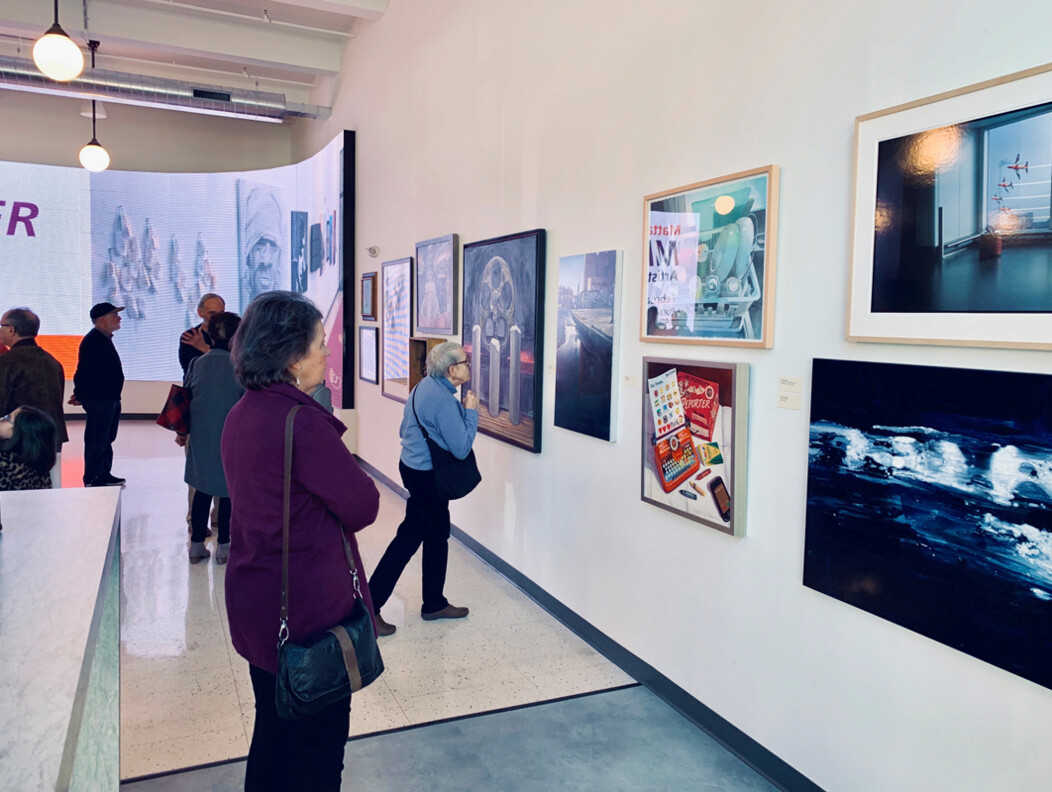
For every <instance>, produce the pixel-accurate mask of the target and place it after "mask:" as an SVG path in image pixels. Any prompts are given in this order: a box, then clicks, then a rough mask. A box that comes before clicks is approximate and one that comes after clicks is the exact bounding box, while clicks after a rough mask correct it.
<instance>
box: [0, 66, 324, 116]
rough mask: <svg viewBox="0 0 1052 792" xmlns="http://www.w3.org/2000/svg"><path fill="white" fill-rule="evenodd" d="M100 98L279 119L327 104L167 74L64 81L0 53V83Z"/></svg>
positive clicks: (316, 111)
mask: <svg viewBox="0 0 1052 792" xmlns="http://www.w3.org/2000/svg"><path fill="white" fill-rule="evenodd" d="M5 88H6V89H9V90H15V91H30V92H33V93H43V94H51V95H53V96H73V97H78V98H88V99H90V98H92V97H96V98H102V99H107V100H109V101H110V102H114V103H117V104H130V105H137V106H139V107H154V108H160V109H162V110H179V111H182V112H188V113H200V114H204V115H218V116H227V117H230V118H241V119H246V120H253V121H266V122H270V123H275V124H280V123H281V122H282V120H284V119H286V118H313V119H322V120H324V119H327V118H329V117H330V116H331V115H332V108H331V107H324V106H321V105H307V104H299V103H295V102H286V101H285V96H284V94H278V93H270V92H269V91H249V90H245V89H241V88H228V87H224V86H219V85H206V84H202V83H191V82H184V81H182V80H169V79H163V78H160V77H150V76H147V75H140V74H127V73H124V72H115V71H108V70H105V69H99V70H98V71H95V72H93V73H92V74H91V75H83V74H82V75H81V76H80V77H77V78H75V79H73V80H71V81H70V82H68V83H57V82H54V81H53V80H50V79H48V78H47V77H44V75H42V74H41V73H40V72H39V71H37V68H36V66H35V65H34V63H33V62H32V61H30V60H26V59H24V58H13V57H10V56H7V55H0V89H5Z"/></svg>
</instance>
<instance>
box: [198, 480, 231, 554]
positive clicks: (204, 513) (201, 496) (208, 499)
mask: <svg viewBox="0 0 1052 792" xmlns="http://www.w3.org/2000/svg"><path fill="white" fill-rule="evenodd" d="M212 498H213V496H212V495H209V494H208V493H207V492H201V490H195V491H194V502H193V505H192V506H191V508H190V541H191V542H203V541H204V540H205V539H206V538H207V536H208V513H209V512H210V511H211V510H212ZM229 541H230V498H220V499H219V544H227V543H228V542H229Z"/></svg>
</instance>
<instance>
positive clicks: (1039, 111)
mask: <svg viewBox="0 0 1052 792" xmlns="http://www.w3.org/2000/svg"><path fill="white" fill-rule="evenodd" d="M1050 96H1052V64H1050V65H1045V66H1041V67H1039V68H1036V69H1031V70H1029V71H1026V72H1019V73H1016V74H1011V75H1008V76H1006V77H1001V78H998V79H996V80H989V81H987V82H984V83H980V84H978V85H971V86H968V87H966V88H961V89H959V90H955V91H951V92H949V93H945V94H940V95H938V96H932V97H929V98H927V99H921V100H919V101H916V102H912V103H910V104H906V105H901V106H899V107H893V108H890V109H888V110H881V111H879V112H876V113H870V114H869V115H864V116H860V117H859V118H857V119H856V120H855V146H856V162H855V211H854V233H853V237H852V265H851V266H852V269H851V288H850V296H849V313H848V333H847V336H848V340H851V341H873V342H880V343H898V344H939V345H954V346H974V347H1016V348H1025V349H1052V280H1050V279H1049V277H1048V272H1049V267H1050V265H1052V228H1050V225H1049V220H1050V216H1052V191H1050V190H1049V178H1050V174H1052V102H1050V101H1049V97H1050Z"/></svg>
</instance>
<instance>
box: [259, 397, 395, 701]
mask: <svg viewBox="0 0 1052 792" xmlns="http://www.w3.org/2000/svg"><path fill="white" fill-rule="evenodd" d="M302 406H303V405H302V404H297V405H296V406H295V407H293V408H292V409H291V410H290V411H289V416H288V418H287V419H286V420H285V508H284V513H283V515H282V536H281V626H280V627H279V628H278V678H277V684H276V686H275V696H274V703H275V705H276V706H277V710H278V717H279V718H283V719H285V720H291V719H294V718H304V717H307V716H308V715H313V714H314V713H316V712H319V711H321V710H322V709H324V708H325V707H328V706H329V705H330V704H334V703H335V702H337V701H339V700H340V699H342V698H347V697H348V696H350V695H351V693H354V692H357V691H359V690H361V689H362V688H363V687H366V686H367V685H369V684H371V683H372V682H373V681H374V680H376V679H377V677H379V676H380V674H382V673H383V671H384V661H383V659H382V658H381V657H380V649H379V647H377V645H376V633H375V631H374V630H373V618H372V615H370V613H369V611H368V610H367V609H366V607H365V602H364V601H363V600H362V591H361V589H360V588H359V585H358V570H357V568H356V567H355V564H354V555H353V554H352V553H351V546H350V544H349V543H348V541H347V537H346V536H344V535H343V531H342V530H341V531H340V538H342V539H343V550H344V552H345V553H346V554H347V563H348V564H349V565H350V572H351V579H352V581H353V585H354V609H353V610H352V611H351V615H350V616H348V617H347V618H346V619H344V620H343V621H342V622H340V623H339V624H337V625H336V626H335V627H333V628H332V629H330V630H327V631H326V632H325V633H324V634H323V635H322V636H321V637H320V638H319V639H318V640H316V641H315V642H314V643H312V644H311V645H310V646H297V645H296V644H294V643H290V642H289V640H288V637H289V494H290V491H291V488H292V424H293V420H294V419H295V417H296V412H297V411H298V410H299V409H300V407H302Z"/></svg>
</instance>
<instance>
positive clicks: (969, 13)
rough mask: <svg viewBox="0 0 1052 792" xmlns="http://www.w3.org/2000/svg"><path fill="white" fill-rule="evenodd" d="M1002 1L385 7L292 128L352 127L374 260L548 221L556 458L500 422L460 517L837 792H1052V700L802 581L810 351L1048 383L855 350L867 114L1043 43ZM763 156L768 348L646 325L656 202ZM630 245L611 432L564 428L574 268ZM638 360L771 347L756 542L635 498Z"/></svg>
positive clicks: (1032, 8)
mask: <svg viewBox="0 0 1052 792" xmlns="http://www.w3.org/2000/svg"><path fill="white" fill-rule="evenodd" d="M992 13H993V12H992V9H991V6H990V5H989V4H988V3H984V2H978V0H962V1H961V2H957V3H952V4H951V3H945V2H931V1H930V0H928V1H924V0H922V1H920V2H918V0H887V2H883V3H870V2H861V1H860V0H816V1H814V2H787V3H775V2H771V1H770V0H751V1H746V2H739V3H733V4H730V3H710V2H701V0H655V1H654V2H651V3H647V4H640V3H637V2H627V1H623V0H571V2H567V0H535V2H530V3H522V2H511V1H510V0H392V2H391V5H390V10H389V11H388V13H387V14H386V15H385V16H384V17H383V19H381V20H379V21H378V22H375V23H365V24H363V25H362V27H361V31H360V35H359V36H358V38H357V39H356V40H354V41H352V42H351V43H350V45H349V48H348V51H347V59H346V66H345V69H344V73H343V75H342V77H341V79H340V81H339V84H338V86H337V89H336V99H335V102H334V112H333V117H332V119H331V120H330V121H329V122H327V123H324V124H322V123H317V124H310V125H300V126H298V127H297V129H296V130H295V133H294V139H293V159H302V158H304V157H306V156H309V155H310V154H313V153H314V152H316V151H317V150H318V149H320V148H321V147H322V146H323V145H324V144H325V143H326V142H328V141H329V140H330V139H331V138H332V136H333V135H334V134H335V133H336V132H337V131H338V130H339V129H342V128H347V129H354V130H356V131H357V147H358V164H357V168H358V170H357V207H358V209H357V217H356V223H357V243H358V248H357V250H356V256H357V265H358V270H359V274H360V273H361V272H367V271H371V270H377V271H378V270H379V269H380V263H381V262H382V261H385V260H391V259H396V258H401V257H404V256H409V255H413V253H414V243H415V242H417V241H420V240H424V239H429V238H432V237H436V236H439V235H443V234H448V233H457V234H459V235H460V239H461V242H471V241H476V240H480V239H485V238H489V237H494V236H499V235H503V234H508V233H513V232H517V231H523V230H527V229H532V228H538V227H539V228H544V229H547V232H548V258H547V262H548V271H549V277H548V279H547V299H546V304H547V306H548V309H549V313H548V320H547V321H546V332H545V339H544V343H545V348H546V350H547V353H548V355H547V357H548V361H549V363H548V365H547V367H546V371H545V382H544V394H545V398H544V406H543V411H544V417H543V453H542V454H540V455H532V454H529V453H527V452H525V451H522V450H519V449H517V448H514V447H512V446H509V445H506V444H504V443H501V442H498V441H496V440H494V439H492V438H490V437H485V436H480V437H479V439H478V440H477V442H476V445H475V447H476V453H477V455H478V459H479V464H480V467H481V469H482V470H483V475H484V481H483V483H482V485H481V487H480V489H479V490H477V491H476V492H475V493H474V494H472V495H471V496H470V497H468V498H467V499H465V500H464V501H462V502H458V503H456V504H454V506H453V519H454V522H455V523H456V524H457V525H458V526H460V527H461V528H462V529H464V530H465V531H466V532H467V533H468V534H470V535H471V536H472V537H474V538H476V539H477V540H478V541H479V542H481V543H482V544H483V545H485V546H486V547H488V548H489V549H490V550H492V551H493V552H495V553H496V554H498V555H499V556H501V557H502V558H504V559H505V560H507V561H508V562H509V563H511V564H512V565H513V566H514V567H516V568H517V569H519V570H520V571H521V572H522V573H523V574H525V575H526V576H528V577H529V578H531V579H532V580H534V581H535V582H536V583H538V584H539V585H540V586H542V587H543V588H544V589H546V590H547V591H548V592H550V593H551V594H552V595H553V596H555V597H556V598H557V599H559V600H560V601H562V602H563V603H565V604H566V605H567V606H569V607H570V608H572V609H573V610H574V611H576V612H577V613H579V614H580V615H581V616H583V617H584V618H585V619H587V620H588V621H590V622H591V623H592V624H594V625H595V626H596V627H597V628H599V629H600V630H602V631H603V632H605V633H606V634H608V635H609V636H611V637H612V638H613V639H615V640H616V641H618V642H619V643H620V644H622V645H623V646H625V647H626V648H627V649H629V650H630V651H632V652H634V653H635V654H637V655H638V656H640V657H641V658H642V659H643V660H645V661H646V662H648V663H650V664H652V665H653V666H654V667H656V668H657V669H658V670H659V671H660V672H662V673H663V674H665V675H667V676H668V677H670V678H671V679H672V680H673V681H674V682H675V683H677V684H678V685H680V686H682V687H683V688H685V689H686V690H687V691H688V692H689V693H690V694H692V695H693V696H695V697H696V698H697V699H699V700H700V701H702V702H703V703H704V704H706V705H708V706H709V707H711V708H712V709H714V710H715V711H716V712H717V713H719V714H720V715H721V716H723V717H724V718H726V719H727V720H728V721H730V722H731V723H733V724H734V725H735V726H737V727H738V728H740V729H742V730H743V731H744V732H746V733H747V734H749V735H750V736H751V737H753V738H754V739H755V740H757V741H759V742H760V743H761V744H763V745H764V746H765V747H767V748H768V749H770V750H771V751H773V752H774V753H776V754H777V755H778V756H780V757H781V758H782V759H784V760H785V761H787V762H788V763H789V764H791V765H793V766H794V767H795V768H797V769H798V770H799V771H800V772H802V773H804V774H805V775H807V776H808V777H809V778H811V779H812V780H813V781H815V782H816V783H818V784H819V785H820V786H822V787H823V788H825V789H827V790H830V791H831V792H833V791H834V790H835V791H837V792H840V791H844V792H877V791H878V790H879V791H881V792H887V791H889V790H949V789H952V790H956V791H958V792H960V791H962V790H984V791H986V790H1031V789H1042V788H1048V785H1049V783H1050V782H1049V776H1048V762H1047V735H1048V728H1049V724H1050V723H1052V691H1050V690H1047V689H1045V688H1043V687H1040V686H1038V685H1035V684H1033V683H1031V682H1028V681H1026V680H1024V679H1022V678H1020V677H1017V676H1013V675H1012V674H1010V673H1007V672H1005V671H1002V670H1000V669H998V668H995V667H993V666H991V665H987V664H985V663H983V662H980V661H978V660H976V659H973V658H972V657H969V656H967V655H964V654H962V653H959V652H956V651H954V650H952V649H949V648H948V647H946V646H943V645H941V644H938V643H936V642H934V641H931V640H929V639H927V638H924V637H922V636H920V635H918V634H915V633H912V632H909V631H907V630H905V629H903V628H900V627H897V626H895V625H893V624H891V623H889V622H885V621H882V620H880V619H878V618H875V617H873V616H871V615H869V614H867V613H864V612H863V611H861V610H858V609H855V608H853V607H850V606H848V605H845V604H843V603H841V602H839V601H835V600H833V599H831V598H829V597H826V596H823V595H821V594H818V593H816V592H814V591H812V590H809V589H805V588H804V587H803V586H802V584H801V574H802V563H803V547H804V511H805V491H806V463H807V447H808V411H807V404H808V399H809V379H810V361H811V359H812V358H813V357H835V358H848V359H860V360H871V361H887V362H903V363H919V364H936V365H947V366H962V367H974V368H997V369H1006V370H1018V371H1035V372H1042V373H1052V354H1050V353H1047V352H1026V351H994V350H980V349H965V348H937V347H925V346H893V345H872V344H869V345H861V344H853V343H847V342H846V341H845V340H844V337H845V325H846V303H847V289H848V282H847V276H848V269H849V235H850V226H851V205H852V195H853V193H852V180H853V140H854V118H855V117H856V116H858V115H861V114H864V113H869V112H872V111H876V110H880V109H883V108H887V107H891V106H893V105H897V104H900V103H904V102H909V101H912V100H915V99H919V98H923V97H926V96H929V95H932V94H936V93H939V92H942V91H948V90H952V89H955V88H959V87H962V86H965V85H969V84H971V83H975V82H979V81H982V80H987V79H990V78H993V77H997V76H1000V75H1003V74H1006V73H1009V72H1013V71H1017V70H1022V69H1025V68H1030V67H1033V66H1037V65H1039V64H1041V63H1043V62H1045V61H1047V60H1049V59H1052V48H1050V47H1049V43H1048V32H1047V31H1048V30H1049V29H1050V27H1052V4H1050V3H1048V2H1046V0H1021V2H1019V3H1016V4H1015V5H1013V6H1012V8H1011V11H1010V12H1006V13H1003V14H999V15H998V18H997V19H995V18H993V17H992V16H991V14H992ZM1009 28H1010V30H1009ZM998 42H1001V44H999V43H998ZM1002 44H1003V46H1002ZM770 163H774V164H777V165H779V166H780V167H781V168H782V185H781V194H780V199H781V200H780V209H781V211H780V221H779V235H778V249H777V257H778V267H777V270H778V272H777V289H776V312H775V338H774V348H773V349H772V350H769V351H763V350H734V349H726V348H719V347H694V346H691V347H682V346H670V345H662V344H657V343H641V342H640V341H639V340H638V339H639V330H640V320H639V300H640V280H641V259H642V252H643V251H642V247H643V236H642V231H643V229H642V219H643V201H642V198H643V196H644V195H645V194H648V193H652V192H657V191H659V190H664V189H668V188H674V187H678V186H682V185H685V184H688V183H691V182H695V181H700V180H704V179H710V178H713V177H718V176H721V175H725V174H729V173H733V172H736V171H740V170H744V169H748V168H754V167H758V166H763V165H767V164H770ZM370 246H376V247H378V248H379V249H380V254H379V257H378V258H376V259H371V258H369V256H368V255H367V253H366V249H367V248H368V247H370ZM610 248H617V249H622V250H624V262H625V277H624V294H623V303H622V317H623V319H622V325H621V331H622V352H621V367H620V372H619V376H618V386H617V387H619V388H620V394H619V395H620V412H619V416H618V431H617V436H618V438H619V439H618V442H616V443H614V444H608V443H604V442H601V441H597V440H594V439H591V438H589V437H585V436H583V435H579V434H573V433H570V432H568V431H564V430H562V429H556V428H555V427H554V425H553V421H552V415H553V406H554V369H553V365H552V364H553V363H554V350H555V332H556V328H555V323H554V321H553V317H554V306H555V304H556V279H555V267H556V265H557V263H558V258H559V257H560V256H567V255H573V254H580V253H585V252H589V251H595V250H604V249H610ZM359 322H360V320H359ZM645 355H649V356H665V357H680V356H681V357H684V358H688V359H695V360H716V361H744V362H748V363H749V364H750V365H751V367H752V369H751V394H750V399H749V406H750V421H749V448H748V454H749V466H748V469H749V473H748V491H749V494H748V526H747V535H746V536H745V537H744V538H742V539H734V538H731V537H728V536H725V535H723V534H720V533H717V532H716V531H713V530H711V529H708V528H706V527H703V526H701V525H699V524H697V523H693V522H690V521H687V520H685V519H682V518H680V517H677V516H675V515H673V514H669V513H666V512H664V511H661V510H658V509H656V508H654V507H652V506H649V505H647V504H644V503H642V502H641V501H640V500H639V489H640V457H641V441H640V432H641V415H642V407H641V400H642V398H643V392H642V390H641V388H640V378H641V377H640V375H641V368H642V366H641V359H642V358H643V356H645ZM348 375H349V376H351V375H350V373H348ZM780 375H791V376H799V377H802V378H804V382H805V387H804V409H803V410H802V411H791V410H785V409H778V408H777V406H776V390H777V380H778V377H779V376H780ZM356 391H357V407H358V410H359V413H360V417H359V425H358V432H359V453H360V455H361V456H362V457H363V458H364V459H365V460H367V461H368V462H370V463H372V464H373V465H375V466H377V467H378V468H380V469H381V470H383V471H384V472H385V473H386V474H387V475H388V476H390V477H391V478H393V479H397V475H398V473H397V460H398V453H399V444H398V425H399V422H400V420H401V415H402V405H400V404H398V403H396V402H394V401H391V400H389V399H386V398H384V397H383V396H382V395H381V393H380V387H379V386H375V385H370V384H366V383H363V382H361V381H357V382H356ZM448 590H449V593H450V594H451V598H453V599H454V601H456V602H458V604H460V600H459V599H457V597H456V592H457V583H456V580H452V581H451V582H450V584H449V589H448ZM462 604H466V605H473V604H475V603H471V602H464V603H462ZM1049 662H1052V659H1049ZM628 715H629V716H630V713H629V714H628Z"/></svg>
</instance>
